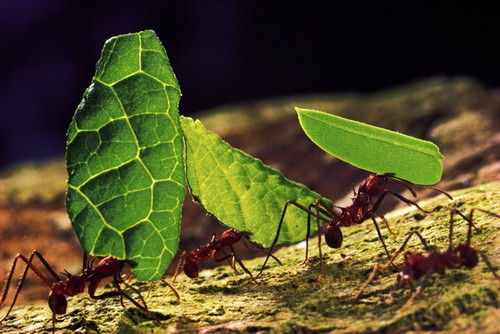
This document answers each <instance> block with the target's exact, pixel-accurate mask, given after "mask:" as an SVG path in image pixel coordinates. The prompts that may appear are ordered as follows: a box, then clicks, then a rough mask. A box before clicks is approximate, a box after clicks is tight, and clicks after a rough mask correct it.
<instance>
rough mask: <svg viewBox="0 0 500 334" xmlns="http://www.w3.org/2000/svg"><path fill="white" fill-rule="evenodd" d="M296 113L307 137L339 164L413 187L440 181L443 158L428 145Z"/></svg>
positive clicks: (362, 125) (329, 117) (329, 116)
mask: <svg viewBox="0 0 500 334" xmlns="http://www.w3.org/2000/svg"><path fill="white" fill-rule="evenodd" d="M295 110H296V111H297V114H298V115H299V122H300V125H301V126H302V129H304V132H305V133H306V134H307V136H308V137H309V138H310V139H311V140H312V141H313V142H314V143H315V144H316V145H318V146H319V147H320V148H322V149H323V150H324V151H326V152H328V153H330V154H331V155H333V156H334V157H337V158H339V159H340V160H344V161H346V162H348V163H350V164H351V165H353V166H356V167H358V168H361V169H365V170H367V171H370V172H373V173H394V174H395V175H396V176H397V177H399V178H401V179H404V180H407V181H409V182H412V183H415V184H421V185H431V184H435V183H437V182H439V180H441V175H442V173H443V166H442V161H441V160H442V158H443V156H442V155H441V153H440V152H439V148H438V147H437V146H436V145H435V144H434V143H432V142H430V141H426V140H422V139H418V138H415V137H411V136H407V135H404V134H401V133H398V132H394V131H390V130H387V129H383V128H380V127H376V126H373V125H369V124H365V123H361V122H357V121H352V120H349V119H346V118H343V117H339V116H335V115H332V114H329V113H325V112H321V111H316V110H309V109H301V108H295Z"/></svg>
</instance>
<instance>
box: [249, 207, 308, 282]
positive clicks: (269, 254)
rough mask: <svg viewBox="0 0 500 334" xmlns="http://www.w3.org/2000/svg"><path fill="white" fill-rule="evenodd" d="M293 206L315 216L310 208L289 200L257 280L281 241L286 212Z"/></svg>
mask: <svg viewBox="0 0 500 334" xmlns="http://www.w3.org/2000/svg"><path fill="white" fill-rule="evenodd" d="M290 204H292V205H295V206H296V207H298V208H299V209H301V210H302V211H305V212H307V213H308V214H314V213H313V212H311V211H310V209H309V208H306V207H305V206H303V205H301V204H299V203H297V202H295V201H292V200H289V201H287V202H286V204H285V206H284V207H283V211H282V213H281V217H280V221H279V223H278V229H277V231H276V235H275V237H274V240H273V242H272V243H271V247H270V248H269V252H268V253H267V257H266V259H265V260H264V264H263V265H262V267H261V268H260V271H259V273H258V274H257V276H255V277H256V278H258V277H259V276H260V275H261V274H262V272H263V271H264V268H265V267H266V264H267V261H269V258H270V257H271V254H272V253H273V250H274V247H275V246H276V244H277V243H278V239H279V236H280V232H281V226H282V225H283V221H284V219H285V214H286V211H287V210H288V206H289V205H290Z"/></svg>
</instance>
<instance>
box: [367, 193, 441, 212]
mask: <svg viewBox="0 0 500 334" xmlns="http://www.w3.org/2000/svg"><path fill="white" fill-rule="evenodd" d="M387 194H391V195H392V196H394V197H396V198H397V199H399V200H400V201H402V202H405V203H406V204H408V205H413V206H415V207H416V208H417V209H419V210H420V211H422V212H424V213H432V212H434V210H424V209H423V208H422V207H421V206H420V205H418V203H417V202H415V201H412V200H411V199H408V198H406V197H404V196H402V195H400V194H398V193H396V192H394V191H392V190H388V189H386V190H384V192H383V193H382V194H381V195H380V196H379V198H378V199H377V201H376V202H375V204H374V205H373V209H372V211H377V209H378V207H379V206H380V204H381V203H382V199H383V198H384V197H385V196H386V195H387Z"/></svg>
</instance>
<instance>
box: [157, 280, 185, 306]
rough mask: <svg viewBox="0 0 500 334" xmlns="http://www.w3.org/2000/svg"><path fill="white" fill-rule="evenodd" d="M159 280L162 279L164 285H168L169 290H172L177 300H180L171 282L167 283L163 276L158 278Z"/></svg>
mask: <svg viewBox="0 0 500 334" xmlns="http://www.w3.org/2000/svg"><path fill="white" fill-rule="evenodd" d="M160 281H162V282H163V283H164V284H165V285H166V286H168V287H169V288H170V290H172V292H173V293H174V295H175V298H177V300H178V301H180V300H181V296H180V295H179V292H177V290H176V289H175V288H174V286H173V285H172V284H170V283H168V282H167V280H165V279H163V278H160Z"/></svg>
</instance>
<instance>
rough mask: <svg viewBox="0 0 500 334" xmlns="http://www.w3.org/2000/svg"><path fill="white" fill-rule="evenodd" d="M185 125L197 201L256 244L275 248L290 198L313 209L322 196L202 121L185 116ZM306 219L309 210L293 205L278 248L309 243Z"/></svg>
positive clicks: (191, 181)
mask: <svg viewBox="0 0 500 334" xmlns="http://www.w3.org/2000/svg"><path fill="white" fill-rule="evenodd" d="M181 125H182V129H183V132H184V137H185V141H186V170H187V179H188V184H189V187H190V190H191V193H192V195H193V197H194V198H195V199H196V200H197V201H198V203H199V204H200V205H201V206H202V207H203V208H205V210H206V211H208V212H209V213H211V214H213V215H215V216H216V217H217V218H218V219H219V221H220V222H222V223H223V224H225V225H227V226H229V227H232V228H234V229H237V230H238V231H241V232H244V233H245V234H247V235H249V239H250V240H251V241H252V242H254V243H256V244H258V245H260V246H262V247H270V246H271V243H272V241H273V239H274V236H275V234H276V230H277V228H278V223H279V220H280V216H281V213H282V210H283V207H284V205H285V203H286V201H287V200H294V201H297V202H299V203H301V204H303V205H304V206H308V205H309V204H311V203H314V201H315V200H317V199H318V198H321V196H320V195H319V194H317V193H315V192H313V191H311V190H309V189H308V188H307V187H306V186H304V185H302V184H299V183H296V182H292V181H290V180H288V179H286V178H285V177H284V176H283V175H282V174H281V173H280V172H279V171H277V170H275V169H273V168H271V167H269V166H266V165H264V164H263V163H262V161H260V160H259V159H256V158H254V157H252V156H250V155H248V154H246V153H244V152H242V151H241V150H239V149H236V148H233V147H232V146H231V145H229V144H228V143H227V142H225V141H223V140H222V139H221V138H220V137H218V136H217V135H216V134H214V133H213V132H210V131H208V130H207V129H206V128H205V127H204V125H203V124H202V123H201V122H200V121H199V120H196V121H193V120H192V119H191V118H186V117H181ZM326 201H327V200H326ZM327 202H328V201H327ZM306 218H307V214H306V213H305V212H304V211H302V210H300V209H298V208H296V207H294V206H290V207H289V209H288V211H287V214H286V217H285V221H284V224H283V227H282V231H281V233H280V238H279V241H278V244H282V243H292V242H297V241H301V240H304V238H305V235H306V222H307V219H306ZM313 225H314V224H313ZM312 228H313V229H314V226H312Z"/></svg>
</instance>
